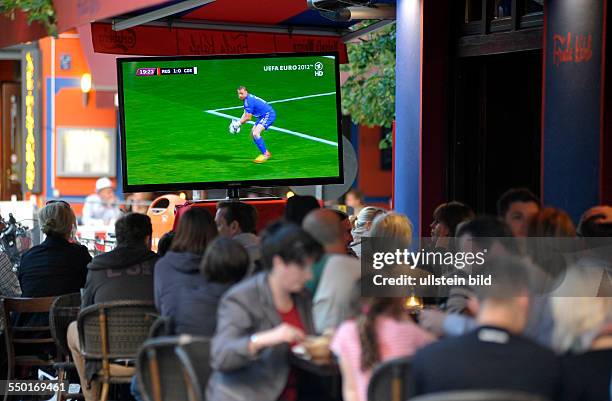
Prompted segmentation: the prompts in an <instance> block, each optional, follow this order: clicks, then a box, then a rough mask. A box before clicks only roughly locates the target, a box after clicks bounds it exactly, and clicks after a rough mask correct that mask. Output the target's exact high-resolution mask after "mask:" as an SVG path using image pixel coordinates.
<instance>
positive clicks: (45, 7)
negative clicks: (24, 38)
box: [0, 0, 57, 36]
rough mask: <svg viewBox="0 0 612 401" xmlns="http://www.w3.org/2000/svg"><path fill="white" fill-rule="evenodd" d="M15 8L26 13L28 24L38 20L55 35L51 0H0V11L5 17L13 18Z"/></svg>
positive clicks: (55, 29)
mask: <svg viewBox="0 0 612 401" xmlns="http://www.w3.org/2000/svg"><path fill="white" fill-rule="evenodd" d="M17 10H21V11H23V12H24V13H26V15H27V16H28V24H31V23H32V22H34V21H36V22H40V23H41V24H43V25H44V26H45V28H46V29H47V33H48V34H49V35H50V36H51V35H52V36H57V24H56V20H55V10H54V9H53V3H52V1H51V0H0V11H1V12H2V13H4V14H6V15H7V17H9V18H11V19H12V18H14V17H15V11H17Z"/></svg>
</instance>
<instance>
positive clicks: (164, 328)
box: [149, 316, 174, 338]
mask: <svg viewBox="0 0 612 401" xmlns="http://www.w3.org/2000/svg"><path fill="white" fill-rule="evenodd" d="M171 335H174V321H173V320H172V318H170V317H167V316H158V317H157V319H155V322H153V325H152V326H151V330H150V331H149V338H156V337H165V336H171Z"/></svg>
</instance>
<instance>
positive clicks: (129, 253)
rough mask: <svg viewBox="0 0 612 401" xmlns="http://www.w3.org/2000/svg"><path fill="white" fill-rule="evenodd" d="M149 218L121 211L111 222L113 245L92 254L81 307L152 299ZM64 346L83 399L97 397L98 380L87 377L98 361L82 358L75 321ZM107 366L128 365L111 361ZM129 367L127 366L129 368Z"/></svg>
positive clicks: (151, 254) (95, 367)
mask: <svg viewBox="0 0 612 401" xmlns="http://www.w3.org/2000/svg"><path fill="white" fill-rule="evenodd" d="M152 231H153V230H152V226H151V219H150V218H149V216H147V215H144V214H139V213H128V214H125V215H123V216H122V217H121V218H119V220H117V222H116V223H115V234H116V236H117V247H116V248H115V249H113V250H112V251H110V252H107V253H103V254H101V255H98V256H96V257H95V258H94V259H93V260H92V261H91V263H89V265H88V266H87V269H88V272H87V282H86V283H85V288H84V289H83V295H82V297H81V308H85V307H87V306H90V305H93V304H97V303H102V302H110V301H121V300H141V301H152V300H153V270H154V267H155V262H156V261H157V254H156V253H155V252H153V251H151V234H152ZM67 338H68V346H69V348H70V351H71V353H72V357H73V359H74V363H75V365H76V368H77V371H78V373H79V377H80V379H81V388H82V390H83V396H84V397H85V400H86V401H90V400H97V399H98V393H99V387H100V386H99V383H97V382H92V383H91V386H90V385H89V383H90V381H91V380H92V379H94V376H95V375H96V373H97V372H98V371H99V370H100V368H101V367H102V365H101V364H100V363H99V362H97V361H85V358H84V357H83V356H82V355H81V350H80V344H79V335H78V330H77V323H76V322H72V323H71V324H70V326H68V333H67ZM111 369H128V368H126V367H123V366H118V365H114V364H112V365H111ZM129 369H131V368H129Z"/></svg>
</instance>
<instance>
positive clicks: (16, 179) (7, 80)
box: [0, 60, 25, 201]
mask: <svg viewBox="0 0 612 401" xmlns="http://www.w3.org/2000/svg"><path fill="white" fill-rule="evenodd" d="M20 75H21V69H20V62H19V61H16V60H0V174H1V176H0V200H3V201H6V200H11V199H12V198H16V199H17V200H20V199H22V197H23V192H22V190H21V179H22V171H21V170H22V161H23V160H22V159H23V155H24V153H25V151H24V148H23V140H22V128H21V117H22V114H21V84H20V83H19V79H20Z"/></svg>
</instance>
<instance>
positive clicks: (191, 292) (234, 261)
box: [173, 237, 249, 337]
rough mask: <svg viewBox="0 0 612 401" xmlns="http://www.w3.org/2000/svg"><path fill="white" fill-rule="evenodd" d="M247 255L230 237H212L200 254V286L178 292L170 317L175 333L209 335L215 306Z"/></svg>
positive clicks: (242, 268)
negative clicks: (202, 254) (204, 250)
mask: <svg viewBox="0 0 612 401" xmlns="http://www.w3.org/2000/svg"><path fill="white" fill-rule="evenodd" d="M248 267H249V255H248V254H247V252H246V250H245V249H244V247H243V246H242V245H240V244H239V243H238V242H236V241H234V240H233V239H230V238H225V237H217V238H215V239H214V240H213V241H212V242H211V243H210V245H209V246H208V248H207V249H206V252H205V253H204V257H203V258H202V263H201V264H200V273H201V274H202V277H204V285H202V286H194V287H191V288H187V289H185V290H184V291H181V293H180V295H179V305H180V306H181V307H180V308H177V310H176V315H175V316H174V319H173V320H174V330H175V334H192V335H200V336H205V337H212V336H213V335H214V334H215V328H216V327H217V307H218V305H219V302H220V301H221V297H222V296H223V294H224V293H225V292H226V291H227V290H228V289H229V288H230V287H231V286H232V285H234V284H236V283H237V282H239V281H240V280H242V279H243V278H244V276H245V275H246V273H247V269H248Z"/></svg>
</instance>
